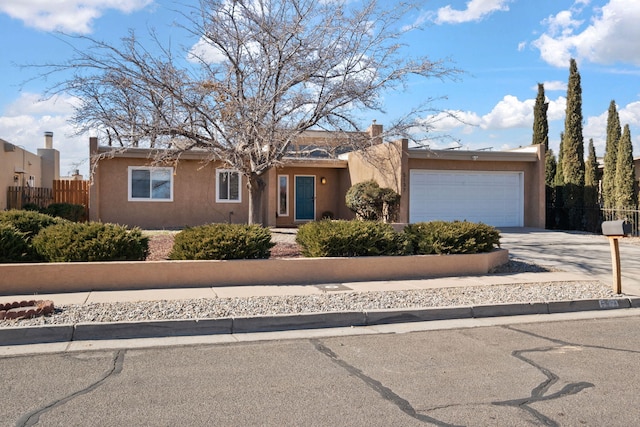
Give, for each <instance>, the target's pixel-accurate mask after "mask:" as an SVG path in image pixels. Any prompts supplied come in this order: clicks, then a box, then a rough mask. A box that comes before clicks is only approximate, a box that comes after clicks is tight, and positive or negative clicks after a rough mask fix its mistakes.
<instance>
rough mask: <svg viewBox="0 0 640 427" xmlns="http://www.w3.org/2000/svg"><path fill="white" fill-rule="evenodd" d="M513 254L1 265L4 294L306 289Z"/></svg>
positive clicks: (469, 270) (404, 276)
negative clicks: (267, 287)
mask: <svg viewBox="0 0 640 427" xmlns="http://www.w3.org/2000/svg"><path fill="white" fill-rule="evenodd" d="M508 261H509V252H508V251H507V250H506V249H496V250H494V251H492V252H488V253H482V254H464V255H463V254H461V255H415V256H379V257H374V256H372V257H352V258H284V259H266V260H232V261H142V262H135V261H130V262H123V261H114V262H85V263H72V262H69V263H32V264H0V277H2V284H1V285H0V295H20V294H32V293H39V294H47V293H61V292H84V291H100V290H131V289H161V288H187V287H189V288H193V287H216V286H245V285H300V284H318V283H343V282H362V281H374V280H375V281H380V280H412V279H424V278H429V277H447V276H467V275H482V274H487V273H488V272H489V271H490V270H491V269H493V268H495V267H498V266H500V265H503V264H506V263H507V262H508Z"/></svg>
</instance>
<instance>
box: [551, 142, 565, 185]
mask: <svg viewBox="0 0 640 427" xmlns="http://www.w3.org/2000/svg"><path fill="white" fill-rule="evenodd" d="M563 141H564V132H561V133H560V148H559V149H558V162H557V163H556V175H555V177H554V179H553V181H554V184H555V186H556V187H562V186H564V171H563V170H562V163H563V162H562V153H563V152H564V142H563Z"/></svg>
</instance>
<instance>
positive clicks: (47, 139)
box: [44, 131, 53, 149]
mask: <svg viewBox="0 0 640 427" xmlns="http://www.w3.org/2000/svg"><path fill="white" fill-rule="evenodd" d="M44 148H47V149H52V148H53V132H49V131H47V132H45V133H44Z"/></svg>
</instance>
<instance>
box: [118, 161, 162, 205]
mask: <svg viewBox="0 0 640 427" xmlns="http://www.w3.org/2000/svg"><path fill="white" fill-rule="evenodd" d="M172 200H173V168H155V167H137V166H130V167H129V201H159V202H170V201H172Z"/></svg>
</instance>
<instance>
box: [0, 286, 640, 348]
mask: <svg viewBox="0 0 640 427" xmlns="http://www.w3.org/2000/svg"><path fill="white" fill-rule="evenodd" d="M625 308H640V297H632V298H611V299H592V300H579V301H553V302H548V303H513V304H494V305H479V306H469V307H435V308H418V309H403V310H396V309H389V310H373V311H359V312H358V311H350V312H333V313H308V314H293V315H290V314H283V315H274V316H253V317H235V318H231V317H229V318H220V319H186V320H152V321H140V322H113V323H77V324H75V325H46V326H27V327H22V328H0V343H1V344H0V345H3V346H7V345H26V344H44V343H56V342H70V341H90V340H117V339H136V338H166V337H181V336H197V335H222V334H241V333H251V332H273V331H288V330H300V329H322V328H343V327H357V326H375V325H384V324H394V323H410V322H427V321H433V320H455V319H472V318H487V317H506V316H520V315H529V314H556V313H572V312H579V311H596V310H597V311H602V310H616V309H625Z"/></svg>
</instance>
